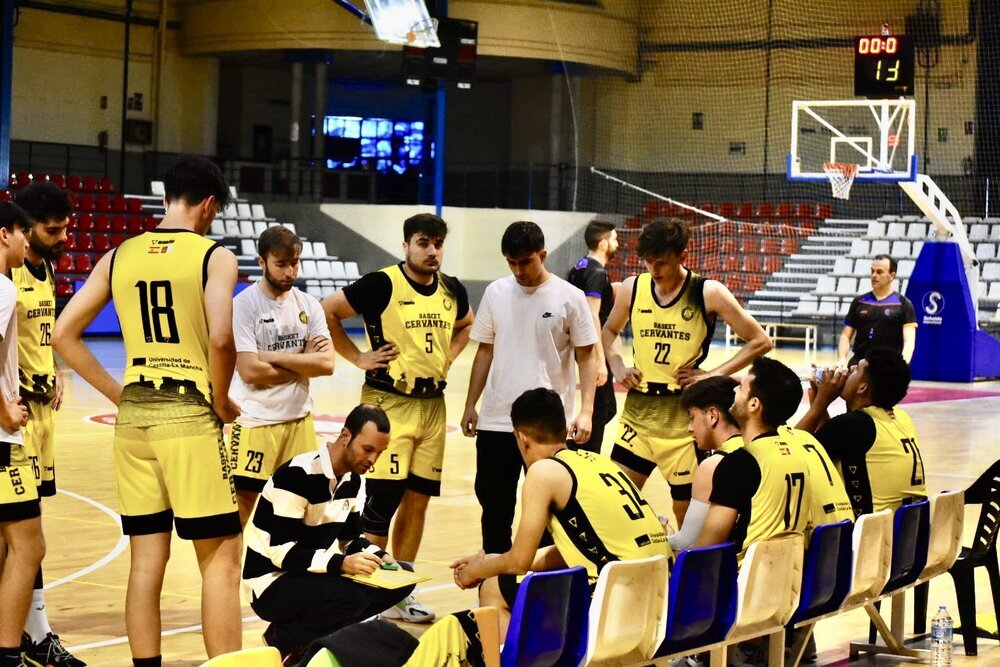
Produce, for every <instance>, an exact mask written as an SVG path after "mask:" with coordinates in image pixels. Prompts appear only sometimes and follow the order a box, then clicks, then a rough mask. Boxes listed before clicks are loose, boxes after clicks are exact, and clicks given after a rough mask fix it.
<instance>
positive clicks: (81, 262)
mask: <svg viewBox="0 0 1000 667" xmlns="http://www.w3.org/2000/svg"><path fill="white" fill-rule="evenodd" d="M93 270H94V262H93V261H92V260H91V259H90V255H88V254H87V253H80V254H78V255H77V256H76V272H77V273H90V272H91V271H93Z"/></svg>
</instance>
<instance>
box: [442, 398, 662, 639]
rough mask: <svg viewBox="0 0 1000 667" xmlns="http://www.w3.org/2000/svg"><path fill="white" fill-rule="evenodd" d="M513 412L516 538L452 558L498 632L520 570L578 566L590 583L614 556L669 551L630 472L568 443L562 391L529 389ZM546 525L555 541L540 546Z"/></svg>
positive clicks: (503, 632)
mask: <svg viewBox="0 0 1000 667" xmlns="http://www.w3.org/2000/svg"><path fill="white" fill-rule="evenodd" d="M510 417H511V422H512V424H513V428H514V437H515V438H516V439H517V448H518V450H520V453H521V457H522V458H523V459H524V464H525V466H527V468H528V472H527V474H526V475H525V477H524V486H523V488H522V489H521V519H520V522H519V523H518V525H517V535H516V536H515V537H514V543H513V545H512V546H511V547H510V549H508V550H507V551H506V552H505V553H502V554H486V553H485V552H483V551H480V552H479V553H477V554H473V555H471V556H466V557H464V558H459V559H458V560H456V561H455V562H454V563H452V568H454V576H455V583H456V584H458V586H459V587H460V588H470V587H472V586H476V585H477V584H479V583H481V582H483V585H482V587H481V588H480V589H479V599H480V604H482V605H486V606H492V607H496V608H497V609H499V610H500V613H501V623H500V625H501V627H500V635H501V636H505V635H506V633H507V623H508V622H509V621H510V609H511V607H513V605H514V599H515V598H516V596H517V586H518V583H517V577H518V575H522V574H524V573H525V572H528V571H529V570H531V571H535V572H538V571H545V570H558V569H562V568H566V567H577V566H582V567H584V568H586V570H587V576H588V577H589V578H590V582H591V584H593V583H595V582H596V581H597V577H598V575H599V574H600V572H601V569H602V568H603V567H604V566H605V565H607V564H608V563H610V562H612V561H619V560H634V559H639V558H649V557H652V556H658V555H663V556H668V557H672V556H673V552H672V551H671V549H670V545H669V544H668V543H667V536H666V534H665V533H664V532H663V526H661V525H660V521H659V519H657V517H656V513H655V512H653V511H652V510H651V509H650V507H649V504H648V503H647V502H646V500H645V499H644V498H643V497H642V493H641V492H640V491H639V489H637V488H636V487H635V485H634V484H632V481H631V480H630V479H629V478H628V476H627V475H626V474H625V473H624V472H622V470H621V469H620V468H619V467H618V466H616V465H615V464H614V463H613V462H612V461H611V460H610V459H608V458H605V457H603V456H601V455H599V454H594V453H592V452H589V451H586V450H582V449H581V450H575V451H571V450H570V449H569V448H568V447H567V444H566V436H567V431H566V414H565V411H564V408H563V404H562V399H560V397H559V394H557V393H556V392H554V391H552V390H551V389H543V388H538V389H530V390H528V391H526V392H524V393H523V394H521V395H520V396H519V397H518V398H517V399H515V400H514V404H513V405H512V406H511V411H510ZM546 528H548V530H549V532H550V533H551V534H552V540H553V542H554V543H555V544H553V545H551V546H547V547H543V548H541V549H539V548H538V544H539V540H541V538H542V534H543V533H544V531H545V529H546Z"/></svg>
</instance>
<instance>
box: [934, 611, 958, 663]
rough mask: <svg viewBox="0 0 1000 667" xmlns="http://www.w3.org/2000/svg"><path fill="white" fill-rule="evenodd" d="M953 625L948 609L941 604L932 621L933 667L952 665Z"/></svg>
mask: <svg viewBox="0 0 1000 667" xmlns="http://www.w3.org/2000/svg"><path fill="white" fill-rule="evenodd" d="M953 627H954V626H953V624H952V622H951V616H949V615H948V610H947V609H946V608H945V606H944V605H941V606H940V607H939V608H938V613H937V614H935V615H934V620H932V621H931V667H951V644H952V628H953Z"/></svg>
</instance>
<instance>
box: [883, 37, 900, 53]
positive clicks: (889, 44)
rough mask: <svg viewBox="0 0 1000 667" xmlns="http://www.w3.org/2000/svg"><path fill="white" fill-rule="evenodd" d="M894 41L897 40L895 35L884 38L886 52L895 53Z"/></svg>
mask: <svg viewBox="0 0 1000 667" xmlns="http://www.w3.org/2000/svg"><path fill="white" fill-rule="evenodd" d="M896 43H897V40H896V38H895V37H890V38H889V39H887V40H885V52H886V53H895V52H896Z"/></svg>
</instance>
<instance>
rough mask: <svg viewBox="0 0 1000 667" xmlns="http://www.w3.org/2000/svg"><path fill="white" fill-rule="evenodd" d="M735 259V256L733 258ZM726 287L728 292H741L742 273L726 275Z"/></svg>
mask: <svg viewBox="0 0 1000 667" xmlns="http://www.w3.org/2000/svg"><path fill="white" fill-rule="evenodd" d="M733 259H735V257H734V258H733ZM725 283H726V287H728V288H729V291H730V292H742V291H743V274H742V273H730V274H729V275H728V276H726V280H725Z"/></svg>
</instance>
